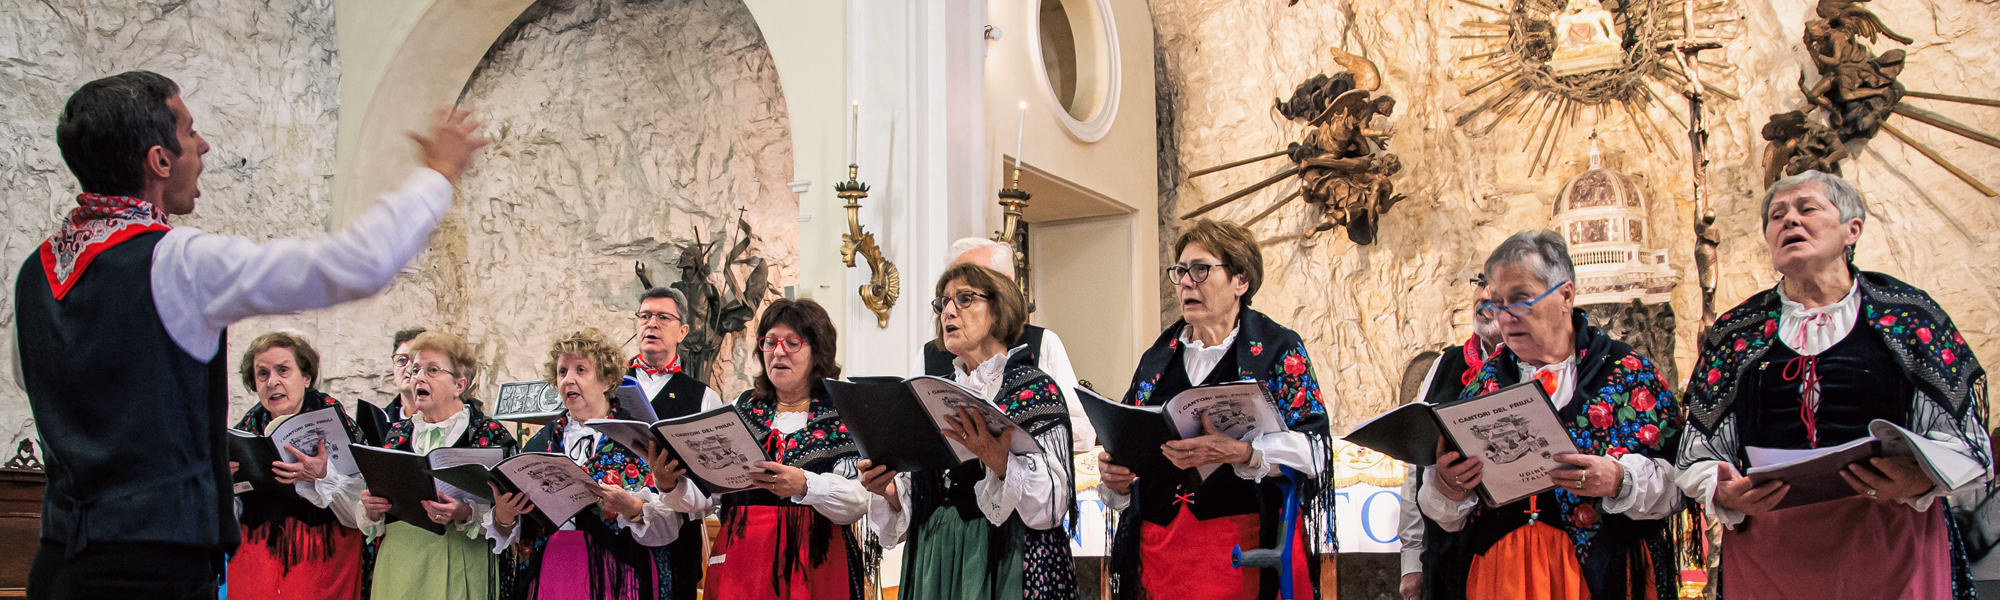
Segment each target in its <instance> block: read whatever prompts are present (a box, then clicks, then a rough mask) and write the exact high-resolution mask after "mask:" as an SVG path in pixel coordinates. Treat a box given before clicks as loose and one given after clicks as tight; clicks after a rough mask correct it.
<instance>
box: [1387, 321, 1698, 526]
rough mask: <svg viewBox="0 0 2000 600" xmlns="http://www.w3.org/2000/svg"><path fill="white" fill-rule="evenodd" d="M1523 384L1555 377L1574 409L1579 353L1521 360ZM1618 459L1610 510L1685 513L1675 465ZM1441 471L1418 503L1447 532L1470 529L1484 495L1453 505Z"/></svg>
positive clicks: (1429, 478) (1559, 403) (1560, 400)
mask: <svg viewBox="0 0 2000 600" xmlns="http://www.w3.org/2000/svg"><path fill="white" fill-rule="evenodd" d="M1515 367H1517V368H1518V369H1519V371H1520V374H1521V381H1530V380H1533V379H1534V378H1535V376H1536V375H1538V374H1540V373H1545V372H1546V373H1552V374H1554V375H1555V380H1556V392H1555V393H1554V394H1550V395H1549V401H1550V402H1553V403H1554V404H1555V406H1556V410H1558V411H1560V410H1562V409H1563V407H1565V406H1569V403H1570V401H1571V400H1573V399H1574V396H1575V395H1576V385H1577V381H1576V355H1574V354H1572V355H1570V357H1569V358H1566V359H1563V361H1562V362H1559V363H1555V364H1551V365H1543V366H1541V367H1531V366H1528V364H1527V363H1523V362H1518V361H1517V362H1516V363H1515ZM1614 460H1617V461H1618V464H1619V465H1620V466H1623V467H1624V472H1625V474H1624V483H1623V484H1621V485H1622V488H1623V489H1620V490H1619V492H1618V495H1617V496H1613V497H1610V498H1606V499H1604V510H1606V511H1608V512H1611V513H1614V514H1621V515H1625V516H1626V517H1628V518H1632V519H1637V520H1642V521H1643V520H1650V519H1664V518H1666V517H1667V515H1670V514H1673V513H1674V511H1677V510H1680V509H1681V493H1680V489H1679V488H1676V487H1674V485H1673V473H1674V468H1673V467H1674V465H1673V463H1671V462H1667V460H1666V459H1663V458H1647V457H1645V456H1640V455H1638V454H1627V455H1624V456H1621V457H1618V458H1616V459H1614ZM1437 478H1438V471H1437V469H1426V470H1425V471H1424V481H1423V484H1422V485H1420V486H1418V489H1417V505H1418V506H1419V507H1421V508H1422V509H1423V512H1424V515H1425V516H1428V517H1430V518H1431V520H1433V521H1437V523H1438V526H1439V527H1441V528H1443V529H1444V530H1445V531H1458V530H1460V529H1464V528H1465V521H1466V519H1467V518H1468V517H1470V516H1472V509H1473V508H1475V507H1477V506H1479V496H1477V495H1475V494H1466V495H1465V500H1463V501H1453V500H1452V499H1451V498H1448V497H1446V496H1445V495H1444V492H1443V491H1441V490H1440V489H1439V488H1438V486H1437Z"/></svg>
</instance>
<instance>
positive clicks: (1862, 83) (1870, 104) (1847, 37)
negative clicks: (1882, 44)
mask: <svg viewBox="0 0 2000 600" xmlns="http://www.w3.org/2000/svg"><path fill="white" fill-rule="evenodd" d="M1863 12H1866V11H1863ZM1851 22H1853V21H1851ZM1855 38H1856V35H1855V34H1854V33H1853V32H1851V31H1848V30H1845V29H1841V28H1837V27H1835V26H1834V24H1833V23H1832V22H1830V21H1827V20H1823V19H1814V20H1813V21H1811V22H1808V23H1806V33H1805V43H1806V53H1807V54H1809V55H1811V56H1812V60H1813V65H1814V66H1815V67H1816V68H1817V69H1818V70H1819V75H1820V80H1819V82H1818V83H1816V84H1814V85H1813V86H1812V87H1810V88H1807V89H1806V90H1805V94H1806V100H1807V101H1808V102H1811V103H1813V104H1814V105H1816V106H1819V107H1820V108H1824V109H1826V110H1827V113H1828V115H1829V116H1828V121H1829V122H1830V123H1832V124H1833V127H1834V129H1835V130H1836V131H1838V132H1840V137H1841V139H1842V140H1854V139H1864V138H1872V137H1875V133H1876V132H1877V131H1879V130H1880V129H1881V125H1882V118H1883V117H1886V116H1888V115H1889V113H1890V111H1893V110H1895V107H1896V103H1897V102H1900V101H1902V99H1903V86H1902V84H1899V83H1897V82H1896V77H1897V76H1898V75H1901V74H1902V73H1903V51H1902V49H1895V50H1890V51H1888V52H1887V53H1884V54H1883V55H1882V56H1879V57H1878V56H1875V53H1874V52H1871V51H1869V50H1868V47H1867V46H1864V45H1862V44H1861V41H1860V40H1858V39H1855Z"/></svg>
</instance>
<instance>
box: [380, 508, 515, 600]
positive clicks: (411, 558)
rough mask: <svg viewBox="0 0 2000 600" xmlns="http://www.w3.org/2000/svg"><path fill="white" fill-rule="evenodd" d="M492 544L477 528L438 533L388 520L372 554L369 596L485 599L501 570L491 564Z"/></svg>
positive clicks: (388, 599)
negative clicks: (379, 544) (378, 546)
mask: <svg viewBox="0 0 2000 600" xmlns="http://www.w3.org/2000/svg"><path fill="white" fill-rule="evenodd" d="M474 536H477V537H474ZM491 548H492V542H491V541H488V540H487V539H486V537H485V536H483V535H480V531H479V529H478V528H477V527H473V528H470V531H457V530H453V529H446V530H445V532H444V535H437V534H434V533H431V532H429V531H424V530H423V529H422V528H419V527H417V526H415V525H411V524H409V523H404V522H402V521H397V522H394V523H390V524H389V526H388V531H387V532H385V533H384V534H383V535H382V550H381V552H380V553H379V554H377V555H376V557H375V586H374V592H373V597H374V598H375V599H376V600H405V599H407V600H419V599H421V600H487V599H488V598H490V597H492V594H491V592H490V590H492V589H493V586H494V585H495V584H494V582H493V578H494V576H495V575H496V574H497V573H498V572H499V571H498V569H495V568H494V566H495V561H497V560H499V557H498V556H495V555H494V554H493V551H492V550H491Z"/></svg>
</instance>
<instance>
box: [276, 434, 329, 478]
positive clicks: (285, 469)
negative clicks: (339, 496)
mask: <svg viewBox="0 0 2000 600" xmlns="http://www.w3.org/2000/svg"><path fill="white" fill-rule="evenodd" d="M285 452H287V453H290V454H291V455H292V458H296V459H298V462H285V461H272V462H271V472H272V473H275V474H277V476H278V482H279V483H299V482H305V483H312V482H315V481H319V480H320V479H323V478H325V477H326V440H320V441H319V451H318V452H316V453H314V454H313V455H311V456H307V455H306V453H304V452H300V451H299V449H298V448H293V447H292V445H291V444H285Z"/></svg>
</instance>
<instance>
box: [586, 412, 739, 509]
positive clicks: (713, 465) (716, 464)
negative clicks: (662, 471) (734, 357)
mask: <svg viewBox="0 0 2000 600" xmlns="http://www.w3.org/2000/svg"><path fill="white" fill-rule="evenodd" d="M583 424H584V425H586V426H589V427H590V428H591V429H595V430H597V431H599V432H601V433H603V434H604V435H605V436H607V437H610V438H611V439H613V440H616V441H617V442H618V443H620V444H624V445H625V447H626V448H640V447H643V446H645V445H646V444H649V443H650V444H658V445H660V446H663V447H665V448H666V449H667V453H668V454H670V455H672V456H673V460H678V461H680V462H681V468H683V469H687V474H688V479H689V480H692V481H694V485H695V487H699V488H701V491H702V493H704V494H709V495H717V494H727V493H730V492H740V491H743V490H747V489H751V488H753V487H755V486H752V485H750V475H751V474H753V473H763V472H765V470H764V469H760V468H757V467H755V466H752V465H755V464H756V463H758V462H759V461H767V460H771V455H769V454H765V453H764V447H763V446H762V445H759V444H758V440H757V437H756V436H754V435H751V434H750V425H749V424H748V423H745V422H744V421H743V415H742V414H741V413H738V412H736V407H735V406H721V407H717V408H715V409H712V410H708V411H705V412H700V413H695V414H692V415H688V416H685V417H677V418H672V419H665V420H660V421H654V422H652V423H645V422H642V421H628V420H623V419H591V420H589V421H584V423H583ZM655 483H661V484H664V483H666V482H655Z"/></svg>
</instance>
